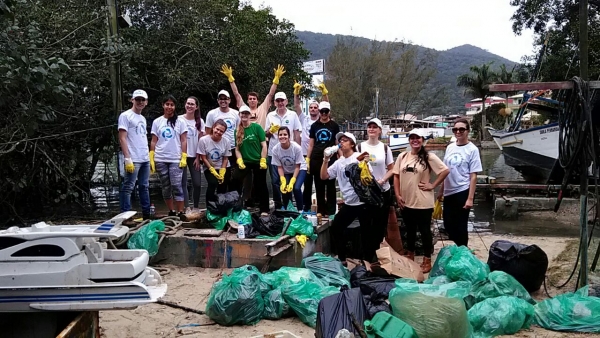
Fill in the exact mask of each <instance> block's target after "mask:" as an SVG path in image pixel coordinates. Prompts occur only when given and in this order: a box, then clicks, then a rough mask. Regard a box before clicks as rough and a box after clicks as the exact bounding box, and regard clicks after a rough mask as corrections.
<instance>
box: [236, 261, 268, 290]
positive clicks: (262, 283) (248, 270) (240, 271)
mask: <svg viewBox="0 0 600 338" xmlns="http://www.w3.org/2000/svg"><path fill="white" fill-rule="evenodd" d="M248 275H257V276H258V283H259V284H258V286H259V287H260V292H261V295H262V296H265V295H266V294H267V292H269V291H271V285H270V284H269V283H268V282H267V280H266V278H265V275H263V274H262V273H261V272H260V271H258V269H257V268H256V267H255V266H254V265H244V266H240V267H239V268H235V269H233V271H231V275H230V276H231V277H234V278H237V279H243V278H245V277H246V276H248Z"/></svg>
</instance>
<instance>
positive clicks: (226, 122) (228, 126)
mask: <svg viewBox="0 0 600 338" xmlns="http://www.w3.org/2000/svg"><path fill="white" fill-rule="evenodd" d="M223 121H225V124H226V125H227V130H231V129H233V122H231V119H224V120H223Z"/></svg>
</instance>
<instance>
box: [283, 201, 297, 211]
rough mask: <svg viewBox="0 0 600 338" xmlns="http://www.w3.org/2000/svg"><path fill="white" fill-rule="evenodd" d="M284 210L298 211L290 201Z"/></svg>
mask: <svg viewBox="0 0 600 338" xmlns="http://www.w3.org/2000/svg"><path fill="white" fill-rule="evenodd" d="M285 210H287V211H295V212H298V209H296V207H295V206H294V203H292V201H291V200H290V201H289V202H288V205H287V206H286V207H285Z"/></svg>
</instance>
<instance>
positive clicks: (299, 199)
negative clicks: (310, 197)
mask: <svg viewBox="0 0 600 338" xmlns="http://www.w3.org/2000/svg"><path fill="white" fill-rule="evenodd" d="M283 176H285V180H286V181H287V182H288V184H290V180H291V179H292V177H294V174H284V175H283ZM305 177H306V170H300V171H299V172H298V176H297V177H296V183H294V190H292V192H291V193H287V194H283V206H284V207H286V208H287V205H288V203H289V202H290V200H291V199H292V194H294V199H295V200H296V209H298V211H299V212H302V210H303V209H304V208H303V207H304V204H303V203H304V202H303V201H304V198H303V195H302V185H303V184H304V178H305ZM280 185H281V183H280ZM279 192H281V190H280V191H279Z"/></svg>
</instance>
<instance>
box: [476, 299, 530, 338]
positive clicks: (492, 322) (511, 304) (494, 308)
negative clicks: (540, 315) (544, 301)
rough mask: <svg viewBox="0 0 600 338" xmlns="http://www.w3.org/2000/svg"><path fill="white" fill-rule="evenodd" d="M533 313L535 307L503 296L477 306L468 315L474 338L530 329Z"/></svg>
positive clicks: (520, 300)
mask: <svg viewBox="0 0 600 338" xmlns="http://www.w3.org/2000/svg"><path fill="white" fill-rule="evenodd" d="M533 313H534V310H533V305H531V304H529V303H527V302H526V301H524V300H522V299H520V298H516V297H511V296H501V297H496V298H490V299H486V300H484V301H483V302H481V303H477V304H475V306H473V307H472V308H471V309H470V310H469V311H468V312H467V315H468V317H469V322H470V323H471V326H472V327H473V337H493V336H499V335H505V334H506V335H508V334H515V333H517V332H518V331H519V330H521V329H527V328H529V326H530V325H531V322H532V320H533Z"/></svg>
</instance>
